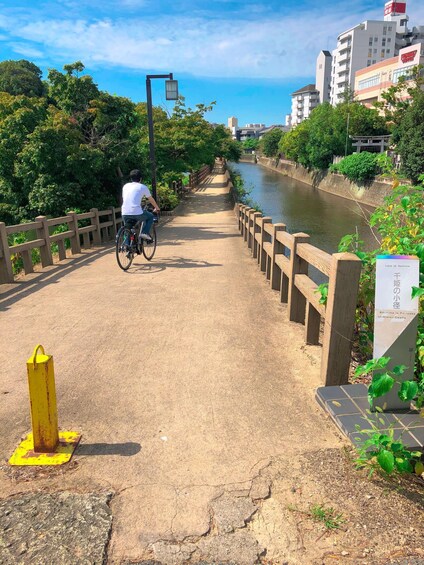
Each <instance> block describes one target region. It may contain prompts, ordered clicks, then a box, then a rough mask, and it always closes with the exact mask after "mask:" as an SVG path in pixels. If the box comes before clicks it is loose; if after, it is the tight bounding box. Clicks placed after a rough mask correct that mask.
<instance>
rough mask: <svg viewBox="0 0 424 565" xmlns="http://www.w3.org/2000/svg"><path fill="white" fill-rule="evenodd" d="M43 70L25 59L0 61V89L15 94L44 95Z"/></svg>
mask: <svg viewBox="0 0 424 565" xmlns="http://www.w3.org/2000/svg"><path fill="white" fill-rule="evenodd" d="M41 75H42V73H41V70H40V69H39V68H38V67H37V66H36V65H34V63H31V62H30V61H26V60H25V59H21V60H20V61H2V62H1V63H0V91H2V92H7V93H9V94H12V95H13V96H19V95H25V96H30V97H32V96H43V93H44V86H43V82H42V80H41Z"/></svg>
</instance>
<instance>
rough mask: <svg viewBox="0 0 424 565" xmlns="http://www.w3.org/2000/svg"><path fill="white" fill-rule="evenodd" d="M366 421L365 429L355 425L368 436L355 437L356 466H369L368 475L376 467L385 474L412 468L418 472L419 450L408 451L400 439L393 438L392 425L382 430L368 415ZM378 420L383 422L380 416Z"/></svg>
mask: <svg viewBox="0 0 424 565" xmlns="http://www.w3.org/2000/svg"><path fill="white" fill-rule="evenodd" d="M377 417H378V416H377ZM366 421H367V422H368V424H369V425H370V427H369V428H367V429H361V426H359V425H358V424H357V425H356V429H357V431H358V433H360V434H362V435H364V436H366V437H367V438H368V439H366V440H365V441H362V440H361V438H356V440H357V442H358V446H357V449H358V457H357V459H356V460H355V463H356V464H357V466H358V467H365V466H366V467H369V476H371V475H372V474H373V473H374V471H375V470H376V469H382V470H383V471H384V472H385V473H387V474H391V473H393V472H398V473H411V472H412V471H414V470H415V471H416V472H417V473H418V471H419V470H420V469H421V462H420V458H421V455H422V454H421V451H409V450H408V449H407V448H406V446H405V445H404V444H403V442H402V440H401V439H396V440H395V438H394V430H393V427H389V428H388V429H387V430H386V431H385V432H382V431H381V430H380V429H379V427H378V426H377V424H376V423H375V422H374V421H373V420H372V419H371V418H370V417H367V418H366ZM379 422H380V424H384V423H385V420H384V419H383V418H381V417H380V418H379ZM359 443H360V444H361V445H359Z"/></svg>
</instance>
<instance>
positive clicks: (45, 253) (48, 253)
mask: <svg viewBox="0 0 424 565" xmlns="http://www.w3.org/2000/svg"><path fill="white" fill-rule="evenodd" d="M35 221H36V222H41V228H37V230H36V232H37V238H38V239H44V245H43V246H41V247H40V258H41V264H42V266H43V267H47V266H48V265H53V257H52V250H51V247H50V232H49V226H48V224H47V218H46V216H37V217H36V218H35Z"/></svg>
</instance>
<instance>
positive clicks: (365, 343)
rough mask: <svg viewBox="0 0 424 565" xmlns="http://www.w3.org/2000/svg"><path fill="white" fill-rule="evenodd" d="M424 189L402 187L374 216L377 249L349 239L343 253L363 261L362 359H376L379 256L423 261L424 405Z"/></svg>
mask: <svg viewBox="0 0 424 565" xmlns="http://www.w3.org/2000/svg"><path fill="white" fill-rule="evenodd" d="M423 198H424V186H423V184H420V185H417V186H398V187H396V188H394V189H393V191H392V193H391V194H390V196H388V197H387V198H386V199H385V203H384V205H383V206H380V207H379V208H377V209H376V210H375V212H374V213H373V214H372V215H371V218H370V225H371V228H372V229H373V230H375V231H376V234H377V235H378V237H379V239H380V244H379V246H378V247H377V249H375V250H373V251H372V252H365V251H364V249H363V242H362V241H360V240H358V237H357V235H356V234H355V235H350V236H345V238H343V240H342V242H341V244H340V246H339V251H352V252H354V253H356V254H357V255H358V257H359V258H360V259H361V261H362V265H363V269H362V275H361V283H360V292H359V299H358V308H357V328H356V329H357V331H356V334H357V338H358V345H359V350H360V353H361V355H362V356H363V357H364V358H369V357H371V356H372V342H373V328H374V294H375V261H376V256H377V255H384V254H388V255H416V256H417V257H418V258H419V260H420V286H419V288H418V287H417V288H416V289H413V291H412V292H413V293H414V295H415V296H418V297H419V300H420V309H419V319H418V337H417V347H416V363H415V375H416V378H417V380H418V382H420V383H422V387H423V404H424V207H423Z"/></svg>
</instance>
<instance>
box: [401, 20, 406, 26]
mask: <svg viewBox="0 0 424 565" xmlns="http://www.w3.org/2000/svg"><path fill="white" fill-rule="evenodd" d="M407 23H408V20H400V25H401V26H406V24H407Z"/></svg>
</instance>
